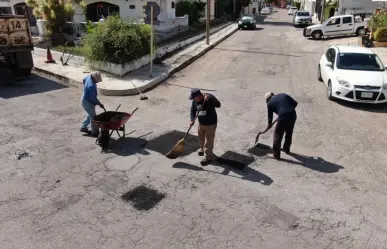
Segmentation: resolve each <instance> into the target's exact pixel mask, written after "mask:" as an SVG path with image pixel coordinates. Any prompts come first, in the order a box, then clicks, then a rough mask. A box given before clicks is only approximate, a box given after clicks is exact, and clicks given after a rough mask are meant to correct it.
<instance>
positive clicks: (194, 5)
mask: <svg viewBox="0 0 387 249" xmlns="http://www.w3.org/2000/svg"><path fill="white" fill-rule="evenodd" d="M205 6H206V3H205V2H201V1H190V0H180V1H178V2H177V3H176V16H184V15H188V18H189V24H190V25H192V24H194V23H196V22H197V21H198V20H199V18H200V17H202V16H201V13H202V12H203V11H204V8H205Z"/></svg>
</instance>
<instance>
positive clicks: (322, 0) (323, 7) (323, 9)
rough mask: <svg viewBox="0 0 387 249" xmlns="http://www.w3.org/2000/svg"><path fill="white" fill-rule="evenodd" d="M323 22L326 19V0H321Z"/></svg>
mask: <svg viewBox="0 0 387 249" xmlns="http://www.w3.org/2000/svg"><path fill="white" fill-rule="evenodd" d="M321 4H322V7H321V23H322V22H324V21H325V13H324V12H325V0H321Z"/></svg>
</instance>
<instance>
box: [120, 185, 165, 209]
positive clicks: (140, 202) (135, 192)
mask: <svg viewBox="0 0 387 249" xmlns="http://www.w3.org/2000/svg"><path fill="white" fill-rule="evenodd" d="M165 196H166V194H164V193H161V192H159V191H158V190H156V189H154V188H152V187H151V186H146V185H140V186H137V187H135V188H134V189H132V190H130V191H128V192H127V193H125V194H124V195H122V196H121V197H122V199H123V200H124V201H126V202H129V203H130V204H131V205H132V206H133V207H134V208H135V209H137V210H139V211H144V210H145V211H148V210H151V209H152V208H154V207H155V206H156V205H157V204H158V203H159V202H160V201H161V200H162V199H164V198H165Z"/></svg>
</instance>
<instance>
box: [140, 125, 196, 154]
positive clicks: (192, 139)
mask: <svg viewBox="0 0 387 249" xmlns="http://www.w3.org/2000/svg"><path fill="white" fill-rule="evenodd" d="M184 135H185V132H181V131H176V130H174V131H170V132H167V133H165V134H162V135H160V136H158V137H156V138H153V139H151V140H149V142H148V144H147V145H146V148H147V149H148V150H153V151H156V152H158V153H160V154H162V155H165V154H167V153H168V152H169V151H170V150H171V149H172V148H173V147H174V146H175V145H176V143H177V142H178V141H179V140H180V139H182V138H183V137H184ZM198 141H199V138H198V136H194V135H192V134H188V135H187V137H186V139H185V145H184V152H183V154H182V156H186V155H189V154H191V153H193V152H195V151H197V150H199V148H200V145H199V142H198Z"/></svg>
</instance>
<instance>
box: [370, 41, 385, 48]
mask: <svg viewBox="0 0 387 249" xmlns="http://www.w3.org/2000/svg"><path fill="white" fill-rule="evenodd" d="M373 45H374V47H375V48H385V47H387V42H377V41H374V42H373Z"/></svg>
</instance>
